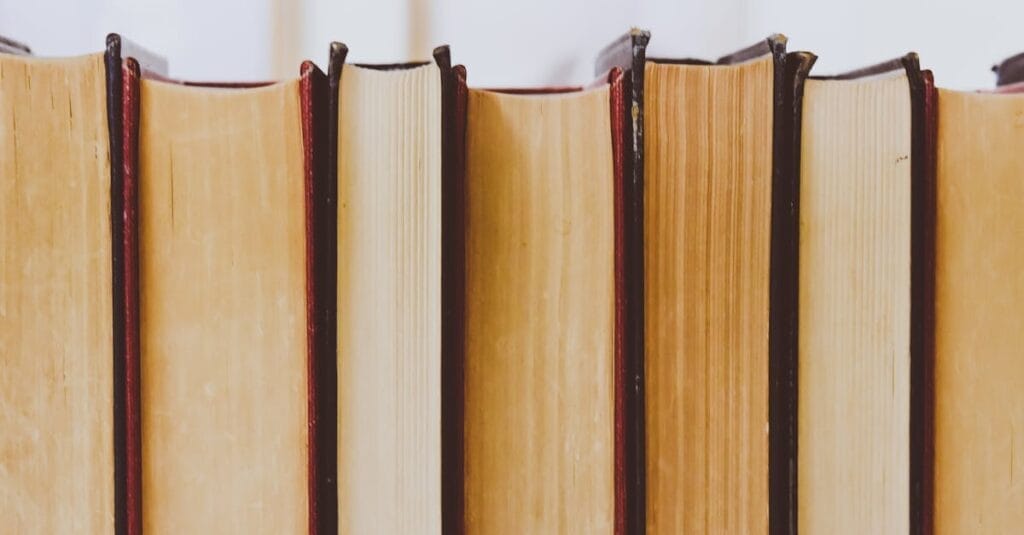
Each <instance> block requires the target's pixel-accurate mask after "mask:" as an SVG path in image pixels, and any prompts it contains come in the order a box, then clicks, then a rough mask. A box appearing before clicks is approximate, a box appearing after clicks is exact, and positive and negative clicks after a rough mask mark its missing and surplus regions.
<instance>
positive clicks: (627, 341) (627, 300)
mask: <svg viewBox="0 0 1024 535" xmlns="http://www.w3.org/2000/svg"><path fill="white" fill-rule="evenodd" d="M650 38H651V34H650V32H647V31H645V30H639V29H633V30H630V31H629V32H628V33H626V34H625V35H623V36H622V37H620V38H618V39H616V40H615V41H614V42H612V43H611V44H609V45H608V46H606V47H605V48H604V49H603V50H602V51H601V52H600V53H599V54H598V57H597V61H596V64H595V71H596V72H595V74H596V75H602V74H604V73H608V72H612V71H613V70H614V69H620V70H621V71H622V72H623V80H622V86H623V87H622V90H621V95H622V97H621V98H622V99H623V100H624V101H623V102H621V103H619V104H618V105H613V106H612V113H616V111H618V112H619V116H618V117H615V116H613V117H612V136H613V139H612V142H613V143H614V144H615V147H616V151H617V152H621V156H619V157H618V158H617V160H616V162H615V172H616V187H617V188H619V190H618V191H619V195H618V199H617V201H616V210H617V212H616V229H617V230H616V236H615V239H616V262H617V263H618V266H617V277H619V281H618V284H619V285H620V286H621V288H622V289H621V292H620V296H621V299H620V301H619V303H618V304H617V306H616V311H615V314H616V325H617V326H618V333H619V334H618V336H619V338H618V341H617V344H618V346H617V351H618V352H619V357H618V358H619V365H618V366H617V367H616V376H615V380H616V384H617V385H618V386H617V387H616V392H618V394H619V397H618V398H617V400H616V411H617V422H618V423H617V425H616V428H615V431H616V447H617V448H618V449H619V450H620V451H621V453H620V454H619V455H617V456H616V462H617V464H616V474H615V475H616V487H617V488H618V489H619V491H618V493H617V495H616V529H617V531H618V532H619V533H639V532H642V531H643V529H644V490H645V489H644V427H643V425H644V401H643V399H644V397H643V396H644V387H643V385H644V377H643V375H644V374H643V369H644V368H643V362H644V361H643V356H644V345H643V344H644V340H643V329H644V323H643V317H644V313H643V306H644V304H643V284H644V278H643V270H644V268H643V262H644V255H643V195H642V192H643V173H644V169H643V112H642V110H643V91H644V62H645V61H646V50H647V43H648V41H650ZM613 98H616V97H615V96H613Z"/></svg>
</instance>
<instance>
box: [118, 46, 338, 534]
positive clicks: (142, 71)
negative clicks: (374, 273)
mask: <svg viewBox="0 0 1024 535" xmlns="http://www.w3.org/2000/svg"><path fill="white" fill-rule="evenodd" d="M107 65H108V81H109V83H110V87H111V88H113V89H112V91H111V95H110V98H111V102H123V113H118V114H116V115H115V114H114V113H113V112H112V114H111V118H110V122H111V137H112V140H113V139H114V136H117V139H116V140H114V141H112V145H113V146H116V147H119V148H120V150H119V151H116V152H114V153H113V154H112V166H113V168H114V170H115V173H116V172H119V173H120V176H119V177H116V178H115V180H120V181H121V182H123V184H124V192H125V193H124V197H123V200H121V201H120V202H121V204H122V209H123V211H124V217H123V221H124V226H123V236H122V237H121V241H122V242H123V246H122V247H123V251H124V267H123V269H122V270H121V271H120V273H121V276H122V277H123V279H124V295H123V296H122V297H121V298H122V299H123V300H124V302H125V304H126V305H125V310H126V314H125V319H124V325H125V327H124V329H125V331H126V332H127V333H129V336H128V337H127V342H126V345H125V348H124V350H123V351H124V355H125V356H124V376H125V385H126V387H125V390H126V391H125V401H124V411H123V412H124V414H125V423H124V424H123V425H124V427H125V433H126V436H127V440H126V445H125V457H126V459H127V460H126V473H127V485H126V487H127V490H126V494H127V503H126V511H127V528H128V532H129V533H141V531H142V529H143V526H144V525H147V526H149V525H151V521H153V520H154V518H144V517H143V512H144V511H145V510H147V509H149V507H147V505H146V504H147V502H146V501H145V500H146V499H147V497H146V496H145V495H144V494H143V474H145V473H152V472H150V471H149V470H148V469H147V467H146V466H145V464H146V463H147V458H146V455H144V453H145V452H146V451H151V450H152V448H154V447H155V444H150V445H148V446H147V444H146V443H145V440H144V436H143V433H142V431H143V425H142V421H143V420H144V419H146V418H147V417H146V416H145V415H146V414H147V410H148V409H147V407H145V406H143V404H144V402H143V401H142V400H143V399H146V398H147V397H149V396H150V395H154V392H157V391H162V390H163V389H162V388H160V386H161V385H156V384H150V385H149V387H150V388H153V389H154V390H153V391H151V392H150V393H149V394H148V395H147V393H146V392H145V388H146V385H144V383H145V380H144V376H143V373H142V370H143V369H144V368H145V367H146V366H157V364H155V363H152V362H151V363H149V364H148V365H147V364H145V363H146V362H149V359H150V358H152V357H151V356H147V355H145V354H143V353H142V351H143V348H144V343H143V342H142V340H141V338H144V337H143V336H140V334H139V333H140V331H139V329H140V318H141V315H142V314H143V313H144V312H145V311H147V310H150V311H153V310H159V309H158V308H154V307H159V306H160V304H159V303H153V304H150V305H149V306H142V304H141V301H140V294H141V290H140V288H141V284H140V281H141V282H143V283H144V282H146V281H145V278H143V277H141V276H140V271H141V270H142V266H143V265H145V264H146V263H147V262H146V261H145V260H144V259H143V258H141V257H140V250H142V249H147V250H149V251H150V253H148V254H155V253H154V251H158V250H159V248H160V246H159V244H148V245H146V244H145V241H146V239H147V237H146V236H141V235H140V231H141V230H142V228H143V225H142V224H141V220H142V218H143V217H150V216H145V215H143V214H142V213H140V209H139V205H140V193H139V192H140V184H141V187H142V189H146V188H153V189H154V191H159V189H161V188H162V186H163V185H158V184H156V183H150V182H148V181H147V177H146V176H141V175H143V174H144V173H145V169H151V168H152V165H140V143H141V142H140V134H141V132H140V122H141V121H140V119H141V111H140V108H141V106H140V103H141V101H142V95H143V93H144V92H145V91H143V88H142V84H144V83H155V84H162V85H163V86H166V87H168V88H169V89H170V93H173V92H175V91H177V90H175V89H173V86H170V85H168V82H169V80H168V79H167V78H166V76H165V75H163V70H164V68H163V67H162V65H161V64H160V63H159V62H154V61H153V60H152V59H151V57H150V56H149V55H148V54H145V53H143V52H140V51H139V50H138V49H136V48H134V47H131V48H129V47H127V46H125V44H124V42H123V41H122V40H121V39H120V38H118V37H117V36H116V35H112V36H111V37H110V38H109V39H108V52H107ZM150 74H152V75H153V76H152V78H153V79H154V80H157V81H155V82H144V81H143V80H142V79H143V78H149V77H150V76H149V75H150ZM293 83H294V84H296V85H295V87H296V93H295V94H296V98H297V101H296V102H295V103H294V110H295V114H296V116H295V118H294V120H295V124H296V125H297V131H298V132H299V133H300V134H299V136H300V137H301V142H300V143H301V148H300V152H301V154H300V156H299V158H298V160H297V161H298V165H300V166H301V168H302V171H301V173H302V178H300V179H298V180H301V189H302V190H303V191H304V193H303V194H302V195H300V196H299V197H296V198H297V199H301V200H302V203H303V207H302V208H301V211H302V213H303V214H304V216H302V220H303V222H302V223H301V224H300V225H299V226H297V227H296V228H297V229H300V231H301V232H302V234H303V235H304V238H302V240H301V243H300V244H299V251H302V252H303V254H302V260H301V261H300V262H301V265H303V266H304V271H305V273H304V274H303V275H302V278H303V279H304V281H305V282H304V284H305V290H304V293H305V297H304V299H303V301H304V302H303V304H302V305H301V306H300V307H299V308H296V309H295V310H296V311H298V310H301V314H300V316H299V317H300V318H301V321H302V323H303V324H304V325H305V327H304V328H303V329H302V331H301V332H302V334H301V337H299V338H297V340H299V339H301V342H300V343H301V344H302V345H304V346H305V350H304V353H305V358H304V361H305V362H304V364H303V365H302V370H301V372H298V373H300V374H301V375H302V376H303V379H302V383H304V385H305V386H304V387H303V390H304V394H303V400H302V401H300V402H297V403H296V406H298V405H300V404H301V405H302V406H305V407H304V408H303V409H302V412H303V413H304V414H305V415H306V416H305V417H306V418H307V419H308V422H307V424H305V425H301V429H303V430H304V434H305V436H304V437H303V439H302V443H304V444H306V445H307V446H306V448H307V451H305V452H304V453H303V454H302V455H303V456H304V457H305V459H306V467H305V469H303V470H302V472H303V474H302V476H301V477H302V478H303V479H304V480H305V481H306V483H305V484H304V485H303V486H304V490H303V491H302V494H304V496H303V497H302V499H301V501H302V502H303V503H305V504H306V506H305V507H306V510H305V511H303V512H302V513H300V514H301V516H304V517H305V520H304V521H302V523H303V525H305V526H307V527H308V530H309V532H310V533H330V532H333V531H334V526H335V525H336V521H335V516H334V514H333V513H334V511H335V508H334V507H333V503H334V500H333V499H331V498H332V495H331V493H332V491H333V488H334V487H333V485H334V480H333V476H334V474H333V460H334V454H333V445H331V444H328V443H326V440H327V439H328V438H329V437H325V436H324V434H325V433H324V431H325V429H329V428H330V427H331V426H330V425H329V422H331V421H332V419H325V417H324V413H325V412H328V411H329V410H330V408H331V407H333V400H331V399H329V398H328V399H327V400H326V401H325V399H324V395H323V392H324V391H325V390H329V389H330V388H331V384H330V383H331V381H330V380H329V377H330V375H329V374H326V373H321V372H320V370H322V369H325V368H326V367H329V361H330V359H331V358H332V357H333V344H334V339H333V327H334V323H333V321H331V320H332V319H333V316H332V315H333V306H334V300H333V299H329V298H327V297H326V296H325V294H324V293H323V291H322V288H323V287H324V286H326V285H327V284H329V282H330V279H329V278H328V275H329V274H328V273H327V272H325V271H324V269H323V266H324V265H329V260H330V258H331V257H330V256H328V255H326V254H325V253H327V252H329V251H330V249H329V242H328V241H327V239H325V236H324V235H323V233H324V229H326V228H328V227H329V225H325V224H324V222H325V220H327V219H328V218H329V217H330V213H329V210H330V202H329V199H328V197H327V183H326V178H327V177H326V163H327V156H328V154H327V146H326V145H325V143H326V138H327V132H326V130H327V126H328V122H327V121H326V117H327V114H326V108H327V77H326V75H324V74H323V73H322V72H321V71H320V70H319V69H318V68H317V67H316V66H315V65H313V64H312V63H311V62H305V63H303V64H302V66H301V68H300V78H299V79H298V80H296V81H294V82H293ZM264 85H265V84H235V83H225V84H211V83H192V82H180V83H179V87H182V88H184V87H185V86H198V87H202V88H209V89H208V90H209V91H228V90H230V91H253V90H259V89H258V88H260V87H261V86H264ZM267 87H268V88H269V87H272V86H267ZM281 87H283V88H285V89H284V90H285V91H286V92H287V91H288V90H287V86H281ZM221 88H222V89H221ZM197 90H198V89H197ZM149 91H151V92H152V91H155V93H154V95H157V94H162V96H161V97H160V98H167V95H168V94H169V93H166V92H164V93H161V92H163V91H166V90H165V89H161V87H160V86H159V85H153V86H150V89H149ZM181 94H186V93H181ZM223 95H225V96H226V95H228V94H227V93H224V94H223ZM283 109H286V110H287V109H291V105H289V106H286V107H285V108H283ZM154 120H155V121H157V122H158V123H159V121H160V120H161V119H154ZM289 122H290V120H289V119H287V118H285V123H289ZM197 124H200V125H201V123H197ZM146 128H147V129H151V128H162V125H160V124H150V125H146ZM149 131H150V132H151V133H154V132H158V131H154V130H149ZM179 139H180V138H179ZM172 143H175V142H173V141H172ZM246 150H255V147H250V148H248V149H246ZM171 154H172V157H171V160H172V161H171V165H172V166H173V148H172V153H171ZM157 156H158V155H155V156H154V157H157ZM173 173H174V171H173V167H172V170H171V181H172V183H171V187H172V188H173V181H174V175H173ZM186 173H187V171H186ZM186 177H187V174H186ZM182 180H183V181H186V180H187V178H183V179H182ZM185 183H186V184H187V183H188V182H187V181H186V182H185ZM186 187H187V186H186ZM186 191H188V190H186ZM168 196H169V197H173V196H174V193H173V190H172V191H171V193H170V195H168ZM151 201H152V199H151ZM223 201H224V202H227V201H226V200H223ZM158 202H159V201H158ZM179 202H180V201H179ZM214 202H221V201H216V200H214ZM171 210H172V212H171V222H172V225H173V205H172V207H171ZM157 212H158V211H157ZM151 216H152V217H158V216H157V215H156V214H155V213H154V214H151ZM117 220H119V221H120V220H122V218H120V217H119V218H117ZM156 224H157V223H153V222H152V220H151V222H150V225H156ZM152 228H154V229H155V228H157V227H152ZM240 238H242V239H244V237H240ZM241 254H243V255H244V254H246V253H241ZM151 260H152V259H151ZM153 268H154V266H153V265H152V264H151V263H150V269H153ZM147 321H148V322H152V321H153V319H152V318H151V319H150V320H145V318H142V322H141V324H145V323H146V322H147ZM132 333H134V335H132ZM214 338H217V337H216V336H215V337H214ZM175 339H177V340H186V338H182V337H175ZM163 340H164V341H163V342H161V339H160V338H155V339H152V341H151V342H150V343H151V344H160V343H171V344H173V342H168V341H167V339H163ZM153 347H157V346H153ZM182 350H183V351H186V352H187V351H189V350H188V349H187V348H185V349H182ZM185 373H188V372H187V371H185ZM158 377H163V376H162V375H157V376H151V380H153V379H154V378H158ZM220 386H221V385H214V384H208V385H207V387H206V388H207V389H208V390H207V392H211V390H209V389H216V388H220ZM149 409H152V407H150V408H149ZM327 416H328V417H330V415H329V414H328V415H327ZM150 417H155V416H153V415H151V416H150ZM179 418H187V416H184V415H182V416H179ZM325 422H328V425H325ZM155 460H156V459H149V461H150V462H153V461H155ZM159 460H162V459H159ZM196 475H197V476H198V474H196ZM234 478H235V474H230V476H229V477H228V479H234ZM224 483H225V484H227V485H234V484H233V483H231V482H230V481H227V482H224ZM193 490H194V489H193ZM215 498H216V497H213V496H206V497H205V498H202V499H210V500H213V499H215ZM325 503H326V504H329V506H324V504H325ZM150 505H154V504H150ZM154 506H155V505H154ZM190 513H191V511H178V512H174V511H170V512H168V511H164V512H163V514H171V515H180V516H179V517H178V519H179V520H187V519H192V520H196V519H195V518H193V515H192V514H190ZM221 514H223V515H224V518H232V517H234V516H236V515H233V514H232V513H228V512H223V511H222V512H221ZM163 518H165V519H166V518H167V517H166V516H163ZM197 521H200V522H202V521H203V520H201V519H199V520H197ZM151 527H154V528H155V527H157V526H151Z"/></svg>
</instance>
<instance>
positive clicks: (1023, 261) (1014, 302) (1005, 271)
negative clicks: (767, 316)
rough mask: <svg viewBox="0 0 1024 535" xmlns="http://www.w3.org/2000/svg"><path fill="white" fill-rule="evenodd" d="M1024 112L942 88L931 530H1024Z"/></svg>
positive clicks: (1015, 101) (1008, 99) (1017, 99)
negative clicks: (1022, 247)
mask: <svg viewBox="0 0 1024 535" xmlns="http://www.w3.org/2000/svg"><path fill="white" fill-rule="evenodd" d="M1002 74H1003V72H1002V70H1001V72H1000V75H1001V76H1002ZM1022 117H1024V96H1022V95H1019V94H992V93H979V92H961V91H952V90H946V89H940V90H939V91H938V133H937V139H938V142H937V151H938V155H937V171H936V212H935V214H936V215H935V254H936V262H935V265H936V270H935V339H934V341H935V362H934V383H933V384H934V403H935V405H934V451H933V455H934V478H933V481H934V489H933V493H934V501H933V503H932V504H930V505H932V507H933V514H934V522H933V525H934V532H935V533H1011V532H1014V531H1016V530H1019V529H1020V526H1021V525H1022V524H1024V485H1021V483H1020V482H1021V481H1022V480H1024V463H1022V462H1021V459H1024V440H1022V439H1021V438H1020V437H1019V436H1018V434H1019V433H1020V432H1021V429H1022V427H1024V389H1022V388H1021V385H1022V384H1024V360H1022V359H1021V333H1022V332H1024V279H1022V278H1021V273H1024V255H1022V254H1021V252H1020V243H1021V228H1024V212H1022V211H1021V209H1020V207H1021V200H1022V199H1024V182H1022V181H1021V176H1024V159H1022V158H1021V151H1020V148H1021V146H1022V145H1024V131H1022V129H1021V118H1022Z"/></svg>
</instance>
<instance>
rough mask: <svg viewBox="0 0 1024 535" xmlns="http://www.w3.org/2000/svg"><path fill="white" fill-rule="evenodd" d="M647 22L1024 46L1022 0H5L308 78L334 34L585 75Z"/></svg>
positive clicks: (488, 69)
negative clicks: (302, 67) (599, 55)
mask: <svg viewBox="0 0 1024 535" xmlns="http://www.w3.org/2000/svg"><path fill="white" fill-rule="evenodd" d="M631 26H636V27H640V28H645V29H648V30H650V31H651V33H652V39H651V44H650V49H649V54H650V55H659V56H689V57H704V58H709V59H714V58H716V57H718V56H720V55H722V54H725V53H728V52H731V51H733V50H735V49H737V48H741V47H743V46H746V45H748V44H751V43H753V42H755V41H757V40H759V39H761V38H763V37H766V36H767V35H769V34H771V33H775V32H780V33H784V34H785V35H787V36H788V37H789V47H788V48H789V50H810V51H812V52H815V53H816V54H818V56H819V60H818V63H817V65H816V66H815V69H814V73H816V74H829V73H834V72H838V71H841V70H846V69H850V68H853V67H858V66H863V65H866V64H870V63H876V62H878V61H881V60H885V59H890V58H892V57H895V56H898V55H902V54H903V53H905V52H907V51H911V50H913V51H916V52H918V53H919V54H920V55H921V63H922V66H923V67H926V68H931V69H933V70H934V71H935V78H936V81H937V83H938V84H939V85H942V86H944V87H950V88H956V89H974V88H987V87H991V86H992V85H994V83H995V82H994V80H995V78H994V75H993V74H992V73H991V71H990V67H991V66H992V64H993V63H996V62H997V61H999V60H1001V59H1003V58H1004V57H1007V56H1009V55H1012V54H1014V53H1017V52H1020V51H1024V1H1022V0H846V1H841V0H762V1H757V0H676V1H670V0H634V1H627V0H589V1H584V0H565V1H558V0H506V1H503V2H498V1H494V0H478V1H473V0H436V1H433V2H431V1H428V0H363V1H359V2H356V1H352V0H0V35H4V36H7V37H10V38H13V39H16V40H19V41H22V42H25V43H27V44H29V45H30V46H31V47H32V48H33V50H34V52H35V53H36V54H38V55H43V56H50V55H73V54H80V53H85V52H93V51H99V50H101V49H102V47H103V43H104V36H105V35H106V34H107V33H108V32H119V33H121V34H122V35H124V36H125V37H127V38H129V39H131V40H133V41H135V42H137V43H139V44H141V45H143V46H145V47H147V48H149V49H151V50H153V51H154V52H157V53H159V54H161V55H163V56H165V57H166V58H167V59H168V61H169V64H170V71H171V75H172V76H174V77H177V78H185V79H193V80H206V81H217V80H239V81H246V80H268V79H276V78H283V77H291V76H295V75H297V73H298V66H299V63H300V61H301V60H303V59H312V60H314V61H316V62H317V63H318V64H320V65H321V66H323V65H324V63H325V62H326V59H327V47H328V43H329V42H330V41H332V40H337V41H342V42H344V43H346V44H347V45H348V46H349V49H350V55H349V58H350V61H355V62H396V61H406V60H409V59H427V58H429V57H430V51H431V49H432V48H433V47H434V46H435V45H437V44H441V43H448V44H450V45H451V46H452V56H453V61H455V62H457V63H463V64H465V65H466V66H467V69H468V72H469V82H470V84H472V85H476V86H505V87H507V86H526V85H539V84H580V83H586V82H589V81H590V80H591V79H592V78H593V72H592V62H593V58H594V55H595V53H596V52H597V51H598V50H599V49H600V48H601V47H602V46H603V45H604V44H605V43H607V42H608V41H609V40H611V39H613V38H615V37H617V36H618V35H620V34H622V33H623V32H625V31H626V30H627V29H628V28H629V27H631Z"/></svg>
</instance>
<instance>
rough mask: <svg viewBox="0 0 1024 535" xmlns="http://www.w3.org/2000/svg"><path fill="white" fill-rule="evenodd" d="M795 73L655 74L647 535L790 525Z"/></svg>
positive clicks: (736, 65) (751, 68) (648, 114)
mask: <svg viewBox="0 0 1024 535" xmlns="http://www.w3.org/2000/svg"><path fill="white" fill-rule="evenodd" d="M793 58H794V59H793V60H792V61H790V62H789V64H787V56H786V53H785V38H784V37H782V36H772V37H770V38H769V39H766V40H765V41H763V42H761V43H758V44H756V45H754V46H752V47H749V48H747V49H744V50H742V51H740V52H737V53H735V54H732V55H729V56H726V57H723V58H721V59H719V60H718V61H717V62H715V63H709V62H706V61H701V60H688V59H682V60H678V59H658V58H650V57H649V58H648V59H647V62H646V65H645V69H644V80H643V84H644V95H643V109H642V113H643V115H644V117H645V119H644V126H643V129H644V131H643V150H644V154H643V158H644V164H643V169H644V171H643V185H642V189H643V191H642V195H643V208H642V215H641V217H642V221H643V229H644V233H643V251H644V288H643V296H644V312H643V313H644V322H645V327H644V357H643V358H644V370H645V383H644V391H645V402H646V409H645V424H644V425H645V428H646V432H645V438H646V460H645V469H646V475H645V477H646V496H645V498H646V508H645V509H646V529H647V531H648V532H649V533H678V532H702V531H704V532H709V533H717V532H752V533H756V532H766V531H768V529H769V526H777V527H776V528H773V529H775V530H777V531H780V532H781V530H785V529H786V526H789V525H792V524H793V522H792V521H791V517H792V513H793V508H792V498H791V497H792V493H793V492H794V490H793V489H795V484H794V482H793V481H792V474H791V470H790V466H791V465H792V456H793V455H794V453H795V449H794V438H793V435H794V429H793V428H794V424H793V422H792V418H791V415H792V406H791V405H792V398H793V393H792V392H791V391H789V389H791V384H792V380H791V378H792V377H793V376H792V373H793V367H792V359H793V355H792V352H793V350H794V348H795V345H794V340H793V339H792V335H793V333H794V332H795V323H794V322H795V318H794V315H795V305H794V300H793V297H794V295H795V294H794V293H793V289H794V288H795V284H794V282H793V277H795V270H794V269H793V266H794V265H795V257H794V254H795V251H794V250H793V248H792V245H791V244H792V240H793V237H794V236H795V229H796V225H795V221H794V215H795V213H794V212H792V210H791V208H792V206H793V196H794V194H795V193H794V191H793V187H792V183H793V176H794V174H795V169H794V165H793V153H792V151H793V146H794V142H795V141H794V139H793V138H792V128H791V124H790V123H791V122H792V117H793V102H792V100H793V95H794V94H795V93H794V91H787V88H789V89H795V85H794V82H793V80H795V73H796V72H797V71H796V70H794V69H792V68H790V69H789V70H787V67H788V66H791V65H800V64H802V63H806V58H804V57H803V56H794V57H793ZM770 489H771V491H770Z"/></svg>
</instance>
